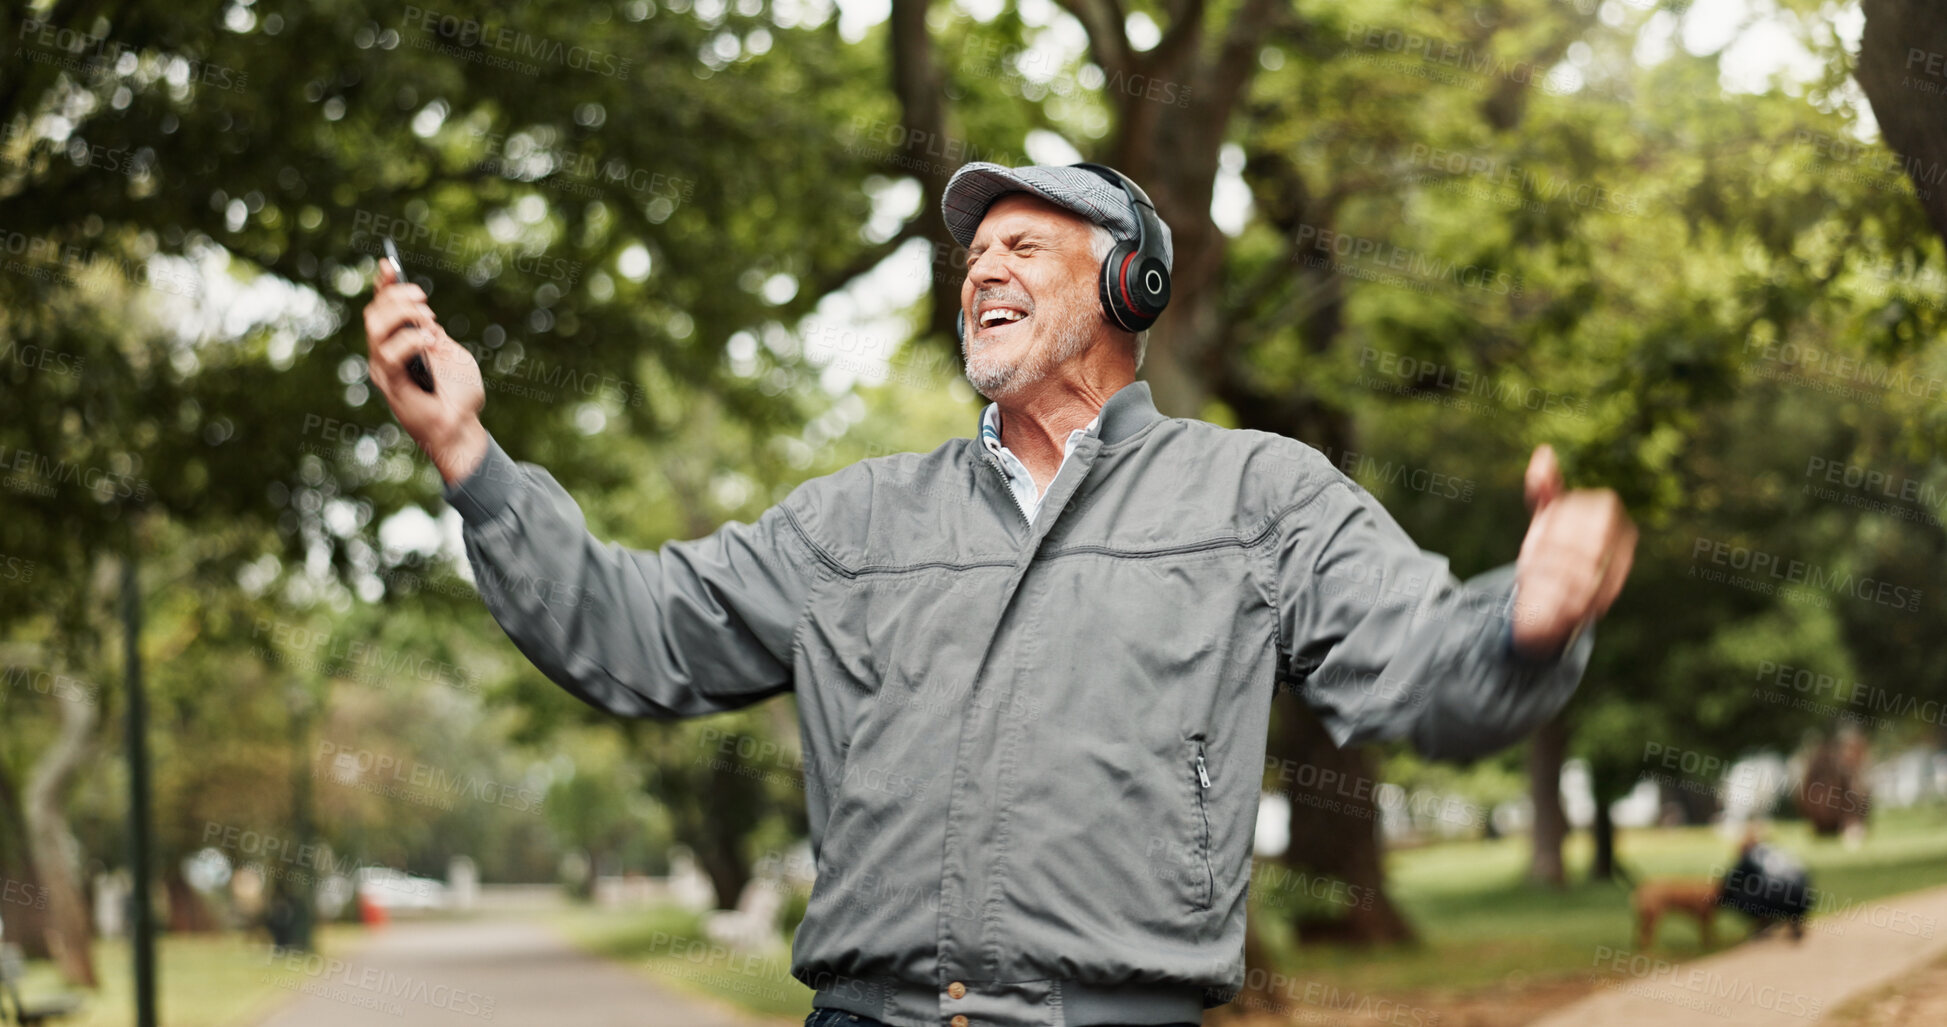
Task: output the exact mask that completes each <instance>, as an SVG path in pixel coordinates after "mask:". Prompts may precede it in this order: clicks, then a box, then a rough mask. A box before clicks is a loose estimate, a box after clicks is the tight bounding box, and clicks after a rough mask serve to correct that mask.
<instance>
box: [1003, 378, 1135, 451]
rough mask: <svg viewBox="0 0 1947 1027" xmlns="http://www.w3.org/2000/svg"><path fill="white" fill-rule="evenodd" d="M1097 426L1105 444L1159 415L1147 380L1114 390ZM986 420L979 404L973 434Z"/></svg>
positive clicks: (1132, 432)
mask: <svg viewBox="0 0 1947 1027" xmlns="http://www.w3.org/2000/svg"><path fill="white" fill-rule="evenodd" d="M1095 418H1096V421H1097V422H1098V427H1097V429H1096V433H1095V434H1096V437H1097V438H1100V439H1101V440H1102V444H1103V445H1105V446H1113V445H1115V444H1116V443H1118V442H1121V441H1122V440H1123V439H1126V438H1129V437H1130V436H1132V435H1134V434H1136V433H1137V432H1139V431H1142V430H1143V429H1144V428H1147V427H1149V426H1150V425H1151V424H1152V423H1154V422H1156V421H1160V420H1162V419H1163V415H1162V414H1160V413H1158V412H1157V410H1156V403H1155V401H1154V400H1152V399H1151V398H1150V396H1149V383H1148V382H1145V381H1134V382H1130V383H1129V384H1127V385H1124V386H1123V387H1122V388H1120V389H1117V390H1116V394H1115V395H1113V396H1110V397H1109V398H1108V400H1107V401H1105V402H1104V403H1103V404H1102V409H1101V410H1100V411H1098V412H1097V413H1096V415H1095ZM986 423H987V407H984V406H983V407H982V408H981V414H980V420H979V421H978V422H976V423H975V425H974V438H975V439H976V440H978V439H980V437H981V429H982V428H983V427H984V426H985V425H986Z"/></svg>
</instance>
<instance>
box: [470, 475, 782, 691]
mask: <svg viewBox="0 0 1947 1027" xmlns="http://www.w3.org/2000/svg"><path fill="white" fill-rule="evenodd" d="M445 494H446V499H447V502H448V503H450V504H452V506H453V507H454V509H456V510H458V511H459V513H460V517H461V518H462V519H463V520H464V521H465V525H466V527H465V529H464V532H463V536H464V538H465V542H466V552H467V558H468V560H469V561H470V562H471V563H472V565H473V573H474V580H475V583H476V585H477V586H478V588H479V591H480V595H481V598H483V599H484V600H485V601H486V604H487V609H488V610H489V611H491V612H492V613H493V616H494V619H495V620H496V621H499V622H500V626H501V628H502V630H504V631H506V632H507V637H508V638H510V639H512V640H513V642H514V645H515V646H517V647H518V648H519V649H520V651H521V652H522V653H523V654H525V655H526V656H527V658H528V659H529V660H531V661H532V662H533V663H534V666H536V667H538V668H539V669H540V670H541V672H542V673H543V674H546V675H547V676H548V677H549V678H550V679H552V680H553V681H554V682H555V683H556V684H558V685H560V686H561V687H562V688H564V689H566V690H567V691H568V692H570V693H572V694H573V695H575V696H576V697H577V698H579V699H581V700H582V701H584V702H587V703H589V704H590V705H592V706H596V707H598V708H600V709H603V710H607V711H609V712H611V713H616V714H619V715H621V716H625V717H653V718H658V719H668V718H675V717H694V716H699V715H702V714H706V713H715V712H719V711H723V710H731V709H736V708H737V707H740V706H746V705H749V704H751V703H754V702H757V701H758V700H760V699H763V698H765V697H767V696H771V695H775V694H777V693H779V692H783V691H787V690H789V689H790V688H791V687H792V657H791V648H792V638H793V635H794V634H795V631H796V628H797V621H798V617H799V614H800V612H801V611H802V610H803V609H804V607H805V601H806V597H807V596H808V594H809V591H810V588H811V583H812V575H813V573H814V570H813V568H814V567H815V566H816V558H815V556H814V555H813V554H812V552H811V551H810V549H809V547H808V545H807V544H806V542H805V540H804V538H803V536H802V535H800V534H799V532H798V529H797V527H796V526H795V525H794V524H793V523H792V522H791V519H790V518H789V517H788V516H786V514H785V509H784V506H783V505H779V506H773V507H771V508H770V509H769V510H766V511H765V512H764V513H763V514H762V515H761V516H759V517H758V519H757V521H756V522H755V523H753V524H744V523H741V522H737V521H732V522H729V523H727V524H725V525H724V526H723V527H721V528H719V529H717V531H715V532H714V533H712V534H710V535H708V536H706V537H704V538H701V539H697V540H695V541H690V542H669V543H665V544H664V545H663V546H662V548H661V550H660V551H645V550H637V549H627V548H624V547H622V546H618V545H614V544H609V543H603V542H601V541H598V540H597V539H596V538H595V537H594V536H593V535H591V534H589V532H588V528H587V525H586V522H585V521H584V520H583V517H582V512H581V507H580V506H578V505H576V503H575V501H574V500H573V499H572V498H570V497H569V495H568V493H567V492H566V491H564V490H563V489H562V488H561V486H560V485H559V484H557V483H556V482H555V480H554V477H553V476H552V475H550V474H548V472H547V471H545V470H542V469H541V468H540V467H537V466H534V465H532V464H517V463H515V462H514V461H513V460H512V459H510V458H509V457H508V456H507V454H506V453H505V452H504V451H503V450H502V449H501V448H500V445H499V443H497V442H493V441H489V442H488V444H487V454H486V457H485V458H484V459H483V460H482V461H481V463H480V466H479V467H478V468H477V469H475V471H474V472H473V473H472V474H471V475H469V476H468V477H467V478H466V479H464V480H463V481H460V482H456V483H453V484H451V485H448V486H447V488H446V490H445ZM787 502H789V500H787Z"/></svg>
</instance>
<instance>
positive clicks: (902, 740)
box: [447, 382, 1594, 1027]
mask: <svg viewBox="0 0 1947 1027" xmlns="http://www.w3.org/2000/svg"><path fill="white" fill-rule="evenodd" d="M447 498H448V500H449V501H450V502H451V503H452V504H453V506H454V507H456V508H457V509H458V510H459V511H460V514H461V515H462V517H463V518H464V520H465V522H466V530H465V538H466V548H467V554H468V556H469V557H470V558H471V559H472V562H473V567H474V569H475V572H476V578H477V579H478V582H479V584H480V586H481V594H482V595H483V596H484V598H485V600H486V603H487V606H488V608H489V609H490V610H492V612H493V615H494V617H495V619H497V620H498V621H499V622H500V624H501V626H502V627H503V628H504V629H505V630H506V632H507V634H508V636H509V637H510V638H512V639H513V641H514V644H515V645H517V646H519V647H520V650H521V651H522V652H523V653H525V654H526V655H527V657H528V658H529V659H530V660H532V661H533V662H534V664H535V666H537V667H539V668H540V669H541V670H542V671H543V672H544V673H546V674H547V675H548V677H550V678H552V679H553V680H554V681H555V682H557V683H558V684H560V685H561V687H563V688H565V689H567V690H568V691H569V692H571V693H573V694H574V695H576V696H579V697H580V698H581V699H583V700H584V701H586V702H589V703H592V704H593V705H595V706H597V707H600V708H602V709H605V710H609V711H612V712H614V713H617V714H620V715H622V716H630V717H689V716H698V715H701V714H707V713H712V712H716V711H720V710H729V709H735V708H737V707H740V706H744V705H747V704H749V703H753V702H756V701H758V700H760V699H763V698H765V697H766V696H770V695H775V694H777V693H780V692H784V691H789V690H795V691H796V692H797V700H798V709H799V717H800V731H801V740H802V744H803V749H804V762H805V766H806V767H807V768H809V769H808V770H807V773H806V780H805V801H806V805H807V807H808V809H809V814H810V823H811V846H812V851H813V852H814V853H815V854H816V859H817V872H818V876H817V882H816V884H815V886H814V888H813V891H812V896H811V901H810V906H809V909H808V910H807V911H806V913H805V917H804V922H803V923H802V924H801V925H800V926H799V928H798V933H797V937H796V939H795V941H794V943H793V947H792V963H791V972H792V975H793V976H795V977H797V978H798V979H799V980H801V981H803V982H805V983H806V984H808V985H810V986H811V987H813V988H815V989H817V995H816V997H815V999H814V1004H815V1005H817V1006H820V1007H825V1006H831V1007H837V1008H841V1009H847V1010H851V1011H854V1012H859V1013H863V1014H865V1015H868V1016H872V1017H876V1018H878V1019H881V1020H885V1021H886V1022H888V1023H891V1024H896V1025H920V1024H933V1025H940V1024H955V1025H962V1024H968V1023H971V1024H1010V1025H1024V1027H1025V1025H1049V1027H1062V1025H1082V1024H1096V1023H1110V1022H1113V1023H1166V1022H1172V1021H1191V1022H1200V1021H1201V1019H1202V1011H1203V1009H1205V1008H1207V1007H1210V1006H1215V1005H1220V1004H1222V1003H1224V1002H1227V1001H1229V1000H1230V999H1231V998H1233V997H1235V995H1236V994H1237V993H1238V991H1239V989H1240V987H1241V986H1242V983H1243V979H1244V957H1243V949H1244V916H1245V902H1246V893H1247V891H1248V890H1249V883H1250V872H1251V849H1252V839H1253V834H1254V829H1255V825H1256V822H1257V808H1258V800H1259V794H1260V786H1261V783H1262V780H1263V768H1264V756H1265V732H1266V727H1267V722H1268V719H1269V715H1270V703H1271V698H1272V694H1273V689H1274V685H1275V684H1276V683H1277V682H1278V681H1280V680H1289V681H1291V682H1294V683H1300V682H1301V684H1296V687H1298V689H1299V692H1300V694H1301V695H1302V696H1303V697H1304V699H1305V701H1306V702H1307V703H1308V704H1309V705H1310V706H1311V707H1312V709H1314V710H1316V711H1317V712H1318V713H1319V715H1320V716H1321V717H1322V718H1323V721H1324V723H1325V724H1326V726H1327V727H1328V728H1329V730H1330V731H1331V734H1332V737H1333V738H1334V739H1335V740H1337V741H1338V742H1339V744H1341V745H1347V744H1357V743H1360V742H1369V741H1376V740H1379V739H1386V738H1406V739H1410V740H1411V742H1412V743H1413V745H1414V746H1415V747H1416V748H1418V749H1419V750H1420V751H1421V752H1423V753H1426V754H1429V755H1432V756H1436V757H1453V758H1468V757H1472V756H1475V755H1478V754H1481V753H1485V752H1488V751H1490V750H1493V749H1495V748H1497V747H1500V746H1504V745H1507V744H1508V743H1510V742H1513V741H1515V740H1516V739H1518V738H1520V737H1521V736H1522V735H1523V734H1524V733H1525V732H1527V731H1528V730H1529V729H1530V728H1531V727H1533V726H1534V725H1535V724H1537V723H1538V722H1540V721H1542V720H1544V719H1546V718H1547V717H1549V716H1551V715H1552V714H1553V713H1554V712H1555V711H1556V710H1558V709H1559V708H1560V707H1561V706H1562V705H1563V704H1564V703H1565V702H1567V701H1568V698H1569V696H1570V695H1571V694H1572V693H1573V692H1574V689H1575V685H1576V682H1577V681H1578V680H1579V679H1580V677H1581V673H1582V669H1583V667H1584V666H1585V665H1586V664H1587V662H1588V656H1589V650H1590V648H1591V646H1592V645H1593V641H1594V639H1593V632H1584V633H1583V634H1582V635H1581V637H1580V638H1578V639H1577V640H1576V641H1575V642H1574V643H1572V644H1571V645H1570V646H1569V648H1568V650H1567V651H1566V652H1565V653H1564V654H1563V656H1562V657H1561V658H1560V659H1559V660H1556V661H1553V662H1547V663H1530V662H1527V661H1525V660H1523V659H1521V658H1520V657H1519V656H1518V655H1517V654H1516V653H1515V652H1514V651H1513V650H1512V648H1511V646H1510V644H1509V643H1510V639H1511V634H1510V632H1509V625H1508V621H1507V611H1508V610H1509V608H1510V590H1511V583H1512V568H1511V567H1503V568H1500V569H1498V570H1496V571H1492V572H1489V573H1488V574H1486V575H1483V576H1482V577H1480V578H1476V579H1474V580H1473V581H1471V582H1469V583H1467V584H1465V585H1463V584H1462V583H1460V582H1459V581H1457V580H1456V579H1455V578H1454V577H1453V576H1452V575H1451V573H1450V572H1449V571H1448V568H1447V561H1446V559H1445V558H1444V557H1441V556H1438V555H1435V554H1432V553H1428V552H1425V551H1422V550H1421V549H1420V548H1419V547H1418V546H1416V545H1414V544H1413V542H1412V540H1411V539H1410V538H1408V536H1407V535H1406V533H1405V532H1404V531H1402V530H1401V529H1400V527H1399V526H1398V525H1397V524H1396V523H1395V522H1394V521H1393V519H1392V518H1391V517H1390V516H1388V515H1387V513H1386V512H1385V510H1384V509H1383V508H1382V507H1380V506H1379V504H1378V503H1377V502H1376V501H1374V500H1373V499H1372V497H1371V496H1370V495H1368V494H1367V493H1366V492H1365V491H1364V490H1363V489H1361V488H1359V487H1358V486H1357V485H1356V484H1354V483H1352V482H1351V481H1350V480H1349V479H1347V478H1346V477H1345V476H1344V475H1343V474H1341V473H1340V472H1339V471H1338V469H1337V468H1335V467H1333V466H1332V465H1331V463H1330V462H1329V461H1327V460H1326V459H1325V458H1324V457H1323V456H1321V455H1320V454H1319V453H1318V452H1317V451H1316V450H1313V449H1312V448H1310V447H1308V446H1306V445H1304V444H1302V443H1299V442H1295V441H1293V440H1291V439H1288V438H1284V437H1282V436H1278V435H1272V434H1267V433H1264V432H1257V431H1241V430H1228V429H1224V428H1219V427H1217V426H1215V425H1211V424H1207V423H1204V422H1202V421H1194V420H1185V419H1181V418H1167V417H1163V416H1162V415H1161V414H1159V413H1158V412H1157V410H1156V408H1155V406H1154V404H1153V403H1152V401H1151V399H1150V393H1149V386H1148V384H1147V383H1143V382H1136V383H1134V384H1131V385H1128V386H1126V387H1124V388H1123V389H1121V390H1120V391H1118V392H1117V393H1116V394H1115V395H1114V396H1113V397H1111V398H1110V399H1109V400H1108V402H1107V403H1106V404H1105V405H1104V406H1103V408H1102V410H1101V416H1100V421H1099V423H1098V425H1097V426H1096V430H1095V431H1094V432H1093V433H1091V434H1090V435H1088V436H1086V437H1084V438H1083V439H1081V440H1080V441H1078V442H1077V443H1076V446H1075V449H1074V450H1073V452H1072V454H1071V456H1070V457H1069V459H1068V461H1067V463H1066V464H1065V465H1064V466H1063V468H1062V470H1061V473H1060V474H1059V475H1057V476H1056V478H1055V480H1054V481H1053V482H1052V483H1051V484H1050V486H1049V488H1048V494H1047V499H1046V502H1045V503H1044V504H1043V505H1042V508H1041V510H1040V513H1039V516H1038V518H1037V519H1036V521H1035V522H1034V523H1033V524H1029V523H1027V521H1026V519H1025V518H1024V517H1023V516H1022V513H1021V510H1020V508H1019V507H1018V506H1017V505H1016V504H1015V502H1014V499H1013V497H1012V496H1011V495H1010V494H1009V492H1008V486H1007V482H1006V479H1005V477H1004V475H1003V473H1002V471H1001V469H1000V466H999V465H998V464H997V463H996V462H995V461H994V459H993V458H992V456H991V455H989V454H987V453H986V452H984V451H983V450H982V448H981V446H980V444H979V442H978V440H977V439H976V438H956V439H952V440H950V441H948V442H946V443H945V444H943V445H941V446H940V447H939V448H938V449H935V450H933V451H932V452H930V453H900V454H896V455H893V456H887V457H881V458H877V459H871V460H864V461H860V462H859V463H856V464H853V465H852V466H850V467H847V468H845V469H844V470H841V471H838V472H836V473H834V474H830V475H827V476H825V477H822V478H816V479H813V480H811V481H807V482H805V483H803V484H802V485H799V486H798V487H797V488H796V489H794V490H793V491H792V492H791V493H790V494H789V495H788V496H787V497H786V498H785V499H784V501H783V502H781V503H779V504H777V505H776V506H773V507H772V508H770V509H769V510H766V511H764V513H763V514H762V515H760V516H759V517H758V518H757V520H756V522H755V523H752V524H744V523H741V522H731V523H728V524H725V525H724V526H723V527H721V528H720V529H718V530H717V531H716V532H714V533H713V534H711V535H709V536H708V537H706V538H702V539H697V540H695V541H686V542H670V543H667V544H665V545H664V546H663V547H662V548H661V550H660V551H639V550H631V549H625V548H622V547H620V546H616V545H609V544H604V543H602V542H599V541H597V540H596V539H595V538H593V537H592V536H590V535H589V533H588V531H587V528H586V527H585V525H584V522H583V519H582V515H581V511H580V509H579V507H577V505H576V504H575V502H574V500H573V499H571V498H570V497H569V496H568V494H567V492H565V491H563V490H562V488H561V486H559V485H558V484H556V483H555V481H554V479H553V478H552V477H550V476H549V475H548V473H547V472H546V471H544V470H542V469H540V468H538V467H534V466H532V465H519V464H515V463H514V462H513V461H512V460H510V459H509V458H508V457H507V455H506V453H504V452H503V451H501V449H500V448H499V446H498V445H491V446H490V447H489V451H488V453H487V457H486V459H485V461H484V462H483V463H482V465H481V467H480V468H479V470H477V471H476V472H474V474H473V475H472V476H470V477H469V478H467V479H466V480H465V481H463V482H461V483H458V484H457V485H456V486H454V487H451V488H449V489H448V490H447ZM961 1016H964V1017H966V1019H965V1020H961V1019H959V1017H961Z"/></svg>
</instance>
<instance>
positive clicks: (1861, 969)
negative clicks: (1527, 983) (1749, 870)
mask: <svg viewBox="0 0 1947 1027" xmlns="http://www.w3.org/2000/svg"><path fill="white" fill-rule="evenodd" d="M1840 898H1841V897H1839V896H1832V897H1831V898H1830V899H1828V900H1827V902H1829V903H1830V906H1831V908H1832V910H1833V911H1832V912H1831V913H1830V915H1826V916H1820V917H1819V918H1818V919H1815V920H1813V921H1812V922H1811V924H1810V925H1809V926H1808V928H1807V929H1806V932H1805V940H1804V941H1802V942H1799V943H1797V944H1793V942H1792V941H1791V936H1790V934H1789V933H1787V932H1785V931H1782V930H1780V931H1774V932H1772V933H1771V934H1769V935H1767V936H1766V937H1764V938H1762V939H1759V940H1757V941H1752V942H1747V943H1745V944H1742V945H1739V946H1737V947H1735V948H1732V949H1729V950H1728V951H1725V952H1720V953H1718V954H1716V955H1714V956H1707V957H1705V958H1703V959H1698V960H1693V961H1691V962H1688V963H1671V962H1669V961H1668V959H1667V957H1660V956H1659V955H1658V954H1657V953H1656V952H1654V951H1652V952H1649V953H1637V952H1634V951H1631V950H1627V949H1617V950H1614V951H1599V952H1598V953H1597V958H1596V960H1595V961H1594V965H1593V966H1592V967H1591V970H1592V971H1593V972H1594V973H1595V974H1596V976H1597V977H1598V978H1599V979H1601V980H1602V981H1603V982H1604V983H1605V987H1604V990H1602V991H1600V992H1598V993H1596V994H1594V995H1591V996H1589V997H1588V998H1585V999H1582V1000H1581V1001H1579V1002H1575V1003H1573V1004H1571V1005H1568V1006H1564V1007H1563V1008H1561V1009H1558V1010H1555V1011H1554V1012H1553V1013H1551V1014H1549V1015H1548V1016H1545V1017H1543V1018H1541V1019H1539V1020H1536V1021H1535V1022H1534V1023H1533V1024H1532V1025H1531V1027H1636V1025H1638V1024H1656V1025H1657V1027H1788V1025H1802V1024H1807V1023H1811V1022H1813V1021H1815V1020H1817V1019H1819V1018H1820V1017H1822V1016H1825V1015H1828V1014H1830V1013H1832V1012H1833V1011H1834V1010H1836V1009H1838V1007H1839V1006H1841V1005H1843V1004H1845V1002H1846V1001H1847V1000H1848V999H1851V998H1852V997H1854V996H1856V995H1859V994H1862V993H1865V992H1868V991H1871V990H1873V989H1875V988H1878V987H1879V986H1880V985H1882V984H1886V983H1887V982H1889V981H1891V980H1893V979H1895V978H1897V977H1900V976H1901V975H1903V974H1905V973H1907V972H1909V971H1912V970H1915V969H1918V968H1919V967H1921V966H1924V965H1926V964H1927V963H1929V962H1932V961H1933V960H1934V959H1936V958H1938V957H1939V956H1940V955H1941V954H1942V953H1943V952H1947V888H1934V889H1930V890H1927V891H1920V892H1912V893H1909V894H1906V895H1892V896H1888V897H1886V898H1884V899H1874V900H1871V901H1868V902H1863V903H1844V902H1841V901H1839V900H1840ZM1825 904H1826V903H1821V904H1820V905H1821V906H1823V905H1825ZM1818 908H1819V907H1816V906H1815V909H1818ZM1744 923H1746V921H1744V919H1743V918H1742V917H1739V916H1736V915H1731V916H1727V917H1720V918H1719V921H1718V929H1719V930H1724V929H1726V928H1729V929H1730V930H1732V931H1736V930H1740V929H1742V927H1743V925H1744ZM1733 937H1735V935H1733Z"/></svg>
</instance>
